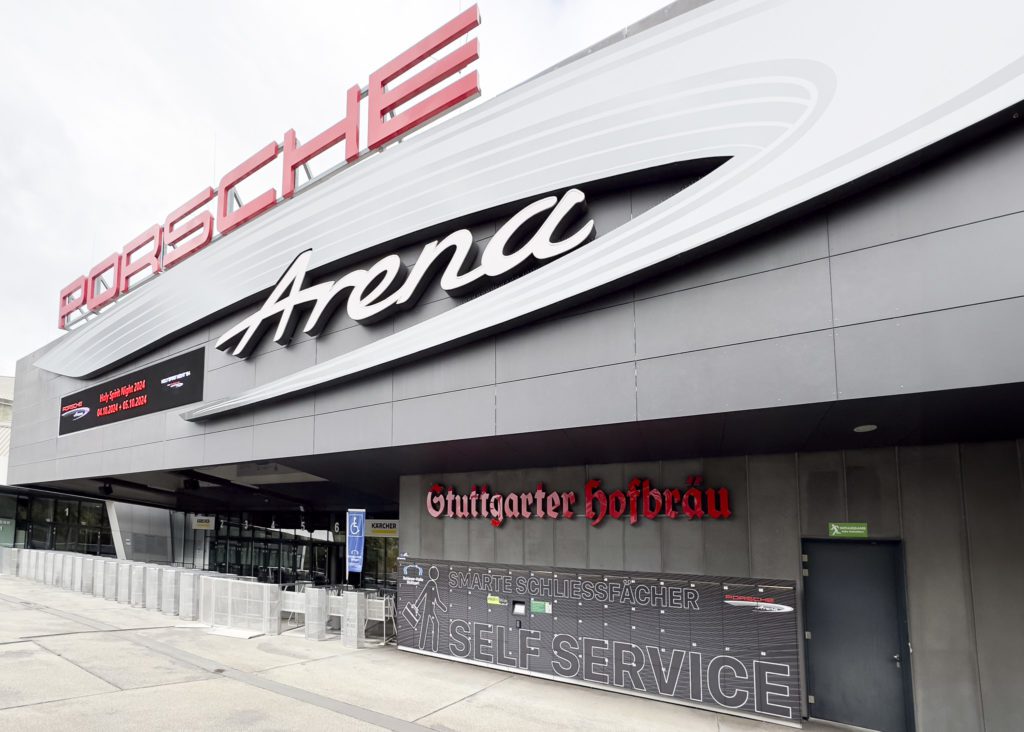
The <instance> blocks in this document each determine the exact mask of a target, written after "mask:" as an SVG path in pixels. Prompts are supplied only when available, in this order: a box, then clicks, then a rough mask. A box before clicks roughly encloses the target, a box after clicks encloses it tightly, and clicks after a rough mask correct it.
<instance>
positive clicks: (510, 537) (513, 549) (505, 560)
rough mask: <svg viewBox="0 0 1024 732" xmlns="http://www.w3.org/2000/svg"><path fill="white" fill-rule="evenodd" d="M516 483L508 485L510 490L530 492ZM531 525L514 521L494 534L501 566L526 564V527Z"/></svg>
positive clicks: (526, 487)
mask: <svg viewBox="0 0 1024 732" xmlns="http://www.w3.org/2000/svg"><path fill="white" fill-rule="evenodd" d="M514 483H515V481H512V482H510V483H508V484H506V485H509V490H516V491H523V490H529V488H528V486H515V485H514ZM530 523H531V522H530V521H525V522H524V521H513V522H512V523H511V524H509V525H507V526H505V527H504V529H505V530H504V531H497V532H495V533H494V561H496V562H498V563H500V564H526V527H527V526H529V525H530ZM547 523H551V522H547ZM485 528H486V527H485Z"/></svg>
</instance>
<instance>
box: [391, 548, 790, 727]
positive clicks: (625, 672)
mask: <svg viewBox="0 0 1024 732" xmlns="http://www.w3.org/2000/svg"><path fill="white" fill-rule="evenodd" d="M397 610H398V645H399V648H403V649H406V650H413V651H418V652H421V653H429V654H433V655H439V656H445V657H449V658H452V659H454V660H463V661H471V662H473V663H477V664H484V665H488V666H494V667H496V668H501V669H503V670H507V671H516V672H519V673H527V674H530V675H534V676H543V677H546V678H550V679H554V680H563V681H575V682H577V683H584V684H590V685H595V686H602V687H607V688H609V689H613V690H617V691H628V692H630V693H633V694H642V695H644V696H651V697H655V698H658V699H662V700H665V701H673V702H676V703H681V704H688V705H695V706H706V707H712V708H717V709H719V710H723V711H732V712H738V713H742V714H746V715H755V716H758V717H761V718H764V719H770V720H772V721H776V722H783V723H789V724H793V723H799V721H800V698H801V687H802V683H801V676H800V664H799V656H798V653H799V651H798V642H799V641H798V631H797V627H798V626H797V602H796V587H795V585H794V583H793V582H787V581H783V580H754V579H743V578H731V577H707V576H690V575H674V574H656V573H647V572H645V573H637V572H602V571H600V570H574V569H553V568H551V567H545V568H541V567H515V566H507V565H487V564H473V563H469V562H442V561H439V560H425V559H406V560H403V561H401V562H400V564H399V583H398V608H397Z"/></svg>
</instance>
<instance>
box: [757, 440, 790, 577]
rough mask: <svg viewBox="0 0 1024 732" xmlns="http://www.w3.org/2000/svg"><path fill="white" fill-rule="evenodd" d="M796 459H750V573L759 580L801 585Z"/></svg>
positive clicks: (777, 456) (762, 456) (765, 457)
mask: <svg viewBox="0 0 1024 732" xmlns="http://www.w3.org/2000/svg"><path fill="white" fill-rule="evenodd" d="M796 476H797V468H796V456H794V455H751V456H750V457H749V458H747V504H748V507H749V510H750V515H751V517H752V520H751V522H750V571H751V574H753V575H754V576H755V577H779V578H781V579H791V580H795V581H799V578H800V563H799V562H797V561H794V552H795V551H796V549H797V548H798V547H799V546H800V518H799V514H800V505H799V500H798V495H797V491H796V490H794V488H795V486H796V485H797V480H796Z"/></svg>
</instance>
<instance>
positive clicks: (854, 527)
mask: <svg viewBox="0 0 1024 732" xmlns="http://www.w3.org/2000/svg"><path fill="white" fill-rule="evenodd" d="M828 535H829V538H831V539H867V538H868V525H867V524H866V523H856V522H852V521H830V522H829V524H828Z"/></svg>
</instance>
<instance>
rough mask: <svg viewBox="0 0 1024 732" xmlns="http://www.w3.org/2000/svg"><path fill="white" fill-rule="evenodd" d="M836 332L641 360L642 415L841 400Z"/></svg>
mask: <svg viewBox="0 0 1024 732" xmlns="http://www.w3.org/2000/svg"><path fill="white" fill-rule="evenodd" d="M835 394H836V389H835V352H834V349H833V343H832V332H831V331H820V332H817V333H807V334H803V335H794V336H787V337H784V338H772V339H769V340H766V341H757V342H754V343H743V344H739V345H735V346H726V347H723V348H713V349H710V350H707V351H696V352H693V353H685V354H680V355H677V356H663V357H661V358H653V359H648V360H645V361H640V362H639V363H638V364H637V402H638V418H639V419H641V420H647V419H661V418H665V417H680V416H687V415H693V414H713V413H717V412H726V411H733V410H746V409H759V408H763V407H776V406H784V405H790V404H810V403H813V402H822V401H831V400H833V399H835Z"/></svg>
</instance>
